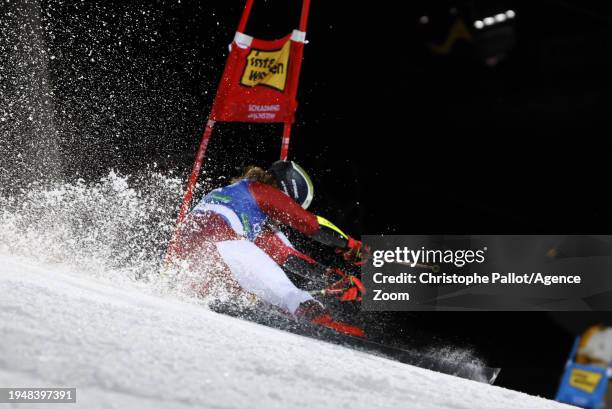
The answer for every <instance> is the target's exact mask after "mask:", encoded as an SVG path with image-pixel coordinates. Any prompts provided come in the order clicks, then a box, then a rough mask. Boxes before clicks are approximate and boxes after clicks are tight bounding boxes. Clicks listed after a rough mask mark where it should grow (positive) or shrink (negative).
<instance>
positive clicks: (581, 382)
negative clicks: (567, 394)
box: [569, 368, 603, 393]
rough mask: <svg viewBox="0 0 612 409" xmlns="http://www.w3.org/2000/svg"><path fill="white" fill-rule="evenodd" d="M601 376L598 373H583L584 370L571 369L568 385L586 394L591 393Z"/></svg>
mask: <svg viewBox="0 0 612 409" xmlns="http://www.w3.org/2000/svg"><path fill="white" fill-rule="evenodd" d="M602 376H603V375H602V374H600V373H598V372H590V371H585V370H584V369H576V368H574V369H572V373H571V374H570V379H569V384H570V385H571V386H573V387H574V388H576V389H580V390H583V391H585V392H588V393H593V391H594V390H595V388H596V387H597V385H599V381H601V377H602Z"/></svg>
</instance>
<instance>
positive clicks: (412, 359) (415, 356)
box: [209, 302, 501, 384]
mask: <svg viewBox="0 0 612 409" xmlns="http://www.w3.org/2000/svg"><path fill="white" fill-rule="evenodd" d="M209 308H210V309H211V310H212V311H214V312H217V313H220V314H225V315H229V316H232V317H235V318H239V319H243V320H247V321H250V322H254V323H257V324H260V325H265V326H268V327H272V328H276V329H280V330H283V331H288V332H291V333H294V334H297V335H301V336H306V337H309V338H314V339H318V340H321V341H324V342H330V343H333V344H336V345H340V346H344V347H347V348H351V349H354V350H358V351H361V352H365V353H369V354H375V355H377V356H381V357H384V358H387V359H391V360H393V361H398V362H401V363H403V364H408V365H412V366H418V367H420V368H424V369H429V370H432V371H436V372H441V373H445V374H448V375H453V376H457V377H460V378H465V379H470V380H473V381H477V382H483V383H489V384H493V383H494V382H495V379H496V378H497V376H498V375H499V372H500V371H501V369H500V368H492V367H486V366H480V365H475V364H470V363H457V362H455V361H452V360H450V359H444V358H440V357H438V356H433V355H432V354H427V353H422V352H418V351H411V350H408V349H404V348H400V347H395V346H390V345H385V344H382V343H380V342H376V341H373V340H369V339H365V338H358V337H353V336H350V335H345V334H341V333H338V332H336V331H334V330H332V329H329V328H326V327H322V326H318V325H312V324H309V323H305V322H299V321H296V320H294V319H293V318H291V317H289V316H287V315H285V314H283V313H281V312H279V311H275V310H270V309H265V310H262V309H260V308H253V307H245V306H237V305H235V304H232V303H223V302H213V303H211V304H209Z"/></svg>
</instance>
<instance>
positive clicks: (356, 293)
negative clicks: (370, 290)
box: [340, 276, 366, 301]
mask: <svg viewBox="0 0 612 409" xmlns="http://www.w3.org/2000/svg"><path fill="white" fill-rule="evenodd" d="M346 278H347V280H348V284H349V288H348V289H347V290H346V291H345V292H344V293H342V296H341V297H340V301H361V297H362V296H363V294H365V292H366V289H365V287H364V285H363V283H362V282H361V280H360V279H358V278H357V277H355V276H346Z"/></svg>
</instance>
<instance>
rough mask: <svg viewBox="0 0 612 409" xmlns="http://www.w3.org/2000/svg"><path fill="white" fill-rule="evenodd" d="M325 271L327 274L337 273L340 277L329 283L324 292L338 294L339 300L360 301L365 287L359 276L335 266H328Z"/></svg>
mask: <svg viewBox="0 0 612 409" xmlns="http://www.w3.org/2000/svg"><path fill="white" fill-rule="evenodd" d="M327 273H328V275H332V274H333V275H339V276H340V277H341V279H340V280H339V281H336V282H335V283H334V284H332V285H330V286H329V287H328V288H327V289H326V290H325V293H326V294H335V295H338V296H339V297H340V301H361V297H362V296H363V294H365V292H366V288H365V286H364V285H363V283H362V282H361V280H360V279H359V278H357V277H355V276H353V275H350V274H346V273H345V272H343V271H342V270H339V269H337V268H330V269H329V270H328V272H327Z"/></svg>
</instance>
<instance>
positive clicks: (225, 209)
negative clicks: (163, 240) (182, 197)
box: [179, 161, 367, 336]
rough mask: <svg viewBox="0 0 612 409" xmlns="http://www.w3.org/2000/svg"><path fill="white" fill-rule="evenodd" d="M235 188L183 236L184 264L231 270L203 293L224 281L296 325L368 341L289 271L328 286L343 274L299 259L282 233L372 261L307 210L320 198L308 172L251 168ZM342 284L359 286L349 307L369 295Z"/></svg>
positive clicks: (211, 197)
mask: <svg viewBox="0 0 612 409" xmlns="http://www.w3.org/2000/svg"><path fill="white" fill-rule="evenodd" d="M233 182H234V183H232V184H230V185H228V186H225V187H222V188H219V189H215V190H213V191H211V192H209V193H208V194H206V195H205V196H204V197H203V198H202V200H201V201H200V202H199V203H198V204H197V206H196V207H195V208H194V209H193V210H192V211H191V213H190V214H189V216H188V217H187V219H186V221H185V223H184V224H183V227H182V229H181V232H180V235H179V240H180V241H179V243H180V244H179V248H180V249H181V250H180V253H179V257H182V258H192V256H193V255H196V256H197V255H202V254H206V258H205V260H206V261H208V262H210V261H211V258H212V259H216V260H217V261H219V262H221V263H219V264H221V265H223V266H224V267H225V268H223V269H222V270H224V271H222V272H218V271H217V272H214V273H213V274H208V277H207V278H206V279H204V280H203V281H202V284H201V286H200V290H199V291H200V292H202V293H206V291H207V290H208V288H209V285H210V284H211V283H212V282H213V281H218V280H221V281H223V282H224V283H225V286H226V289H229V290H231V291H244V292H246V293H248V294H252V295H255V296H256V297H257V298H258V299H259V300H261V301H263V302H265V303H267V304H270V305H272V306H275V307H277V308H279V309H280V310H282V311H284V312H286V313H288V314H290V315H291V316H293V317H295V318H297V319H300V320H307V321H310V322H312V323H314V324H317V325H323V326H326V327H329V328H332V329H334V330H336V331H339V332H343V333H346V334H350V335H354V336H364V333H363V331H362V330H361V329H360V328H357V327H354V326H352V325H349V324H346V323H341V322H338V321H335V320H334V319H333V318H332V317H331V316H330V315H329V313H328V312H327V310H326V309H325V307H324V306H323V305H322V304H321V303H320V302H319V301H317V300H315V299H314V298H313V297H312V295H311V294H310V293H309V292H307V291H304V290H301V289H299V288H297V287H296V286H295V285H294V284H293V282H292V281H291V280H290V279H289V278H288V277H287V275H286V274H285V271H283V269H286V270H287V271H291V272H292V273H296V274H297V275H302V276H304V274H306V275H309V276H311V277H312V275H313V274H317V275H319V276H320V277H321V278H324V277H325V276H326V275H330V274H332V273H334V272H337V273H339V274H342V272H340V271H338V270H330V269H328V268H326V267H324V266H323V265H321V264H319V263H317V262H316V261H315V260H313V259H312V258H310V257H308V256H306V255H304V254H302V253H300V252H299V251H297V250H296V249H295V248H294V247H293V246H292V245H291V243H290V242H289V240H288V239H287V237H286V236H285V235H284V234H283V233H282V232H281V231H280V230H279V229H278V227H279V225H284V226H288V227H290V228H293V229H295V230H297V231H299V232H301V233H302V234H304V235H306V236H308V237H310V238H312V239H314V240H316V241H318V242H319V243H322V244H324V245H327V246H331V247H335V248H336V249H338V251H342V252H343V253H344V255H345V258H346V259H347V260H352V261H354V262H356V263H359V262H362V261H363V259H364V258H365V257H367V254H366V252H364V251H363V250H362V244H361V242H360V241H358V240H354V239H352V238H350V237H347V236H344V235H342V234H340V233H338V232H337V231H335V230H334V229H331V228H328V227H326V226H322V225H321V224H319V220H324V219H320V218H318V217H317V216H315V215H314V214H312V213H310V212H308V211H307V210H306V209H307V208H308V206H309V205H310V202H311V201H312V198H313V194H314V191H313V187H312V182H311V181H310V178H309V177H308V175H307V174H306V172H305V171H304V170H303V169H302V168H301V167H299V166H298V165H297V164H296V163H294V162H291V161H278V162H275V163H274V164H273V165H272V166H271V167H270V169H269V170H268V171H264V170H263V169H261V168H258V167H250V168H248V169H247V171H246V172H245V174H244V175H243V176H242V177H240V178H238V179H236V180H234V181H233ZM196 260H197V258H196ZM198 262H202V259H200V260H199V261H196V263H198ZM217 270H218V269H217ZM343 277H345V278H346V279H348V281H350V283H351V284H353V283H354V282H357V283H359V284H357V286H352V287H350V288H349V291H346V293H345V294H344V297H345V299H347V300H348V299H356V298H358V297H359V291H363V287H362V286H361V285H360V282H359V280H356V279H354V278H353V277H351V276H348V275H343ZM353 280H354V281H353ZM214 284H218V282H217V283H214Z"/></svg>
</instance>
